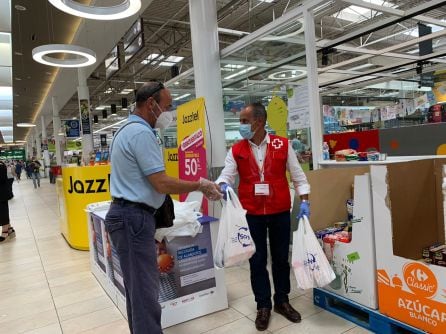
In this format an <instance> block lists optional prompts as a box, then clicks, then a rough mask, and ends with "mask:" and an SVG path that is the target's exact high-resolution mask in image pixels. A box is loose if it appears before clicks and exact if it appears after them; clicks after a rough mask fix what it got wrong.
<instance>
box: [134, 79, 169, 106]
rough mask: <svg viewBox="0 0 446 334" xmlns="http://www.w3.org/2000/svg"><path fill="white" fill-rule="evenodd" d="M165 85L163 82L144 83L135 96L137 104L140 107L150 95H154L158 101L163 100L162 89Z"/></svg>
mask: <svg viewBox="0 0 446 334" xmlns="http://www.w3.org/2000/svg"><path fill="white" fill-rule="evenodd" d="M163 89H164V86H163V84H162V83H161V82H157V81H149V82H147V83H145V84H144V85H142V87H140V88H139V89H138V90H137V91H136V96H135V102H136V106H137V107H140V106H141V105H142V104H143V103H144V102H146V101H147V99H148V98H149V97H153V98H154V99H155V101H156V102H157V103H159V102H160V100H161V91H162V90H163Z"/></svg>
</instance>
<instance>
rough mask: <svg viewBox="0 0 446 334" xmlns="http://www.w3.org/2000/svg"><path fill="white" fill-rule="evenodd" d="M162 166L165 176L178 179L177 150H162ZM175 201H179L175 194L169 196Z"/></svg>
mask: <svg viewBox="0 0 446 334" xmlns="http://www.w3.org/2000/svg"><path fill="white" fill-rule="evenodd" d="M164 165H165V166H166V174H167V175H169V176H170V177H174V178H178V148H177V147H175V148H165V149H164ZM171 197H172V198H173V199H175V200H177V201H178V200H179V196H178V195H177V194H173V195H171Z"/></svg>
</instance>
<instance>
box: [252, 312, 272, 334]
mask: <svg viewBox="0 0 446 334" xmlns="http://www.w3.org/2000/svg"><path fill="white" fill-rule="evenodd" d="M270 317H271V310H270V309H269V308H261V309H258V310H257V317H256V328H257V330H258V331H264V330H266V329H267V328H268V324H269V318H270Z"/></svg>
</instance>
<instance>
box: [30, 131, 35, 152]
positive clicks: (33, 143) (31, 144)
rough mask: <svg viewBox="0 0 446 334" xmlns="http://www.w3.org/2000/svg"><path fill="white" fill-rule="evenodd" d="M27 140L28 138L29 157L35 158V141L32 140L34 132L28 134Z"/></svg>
mask: <svg viewBox="0 0 446 334" xmlns="http://www.w3.org/2000/svg"><path fill="white" fill-rule="evenodd" d="M29 140H30V157H31V158H35V157H36V148H35V142H34V134H33V133H30V134H29Z"/></svg>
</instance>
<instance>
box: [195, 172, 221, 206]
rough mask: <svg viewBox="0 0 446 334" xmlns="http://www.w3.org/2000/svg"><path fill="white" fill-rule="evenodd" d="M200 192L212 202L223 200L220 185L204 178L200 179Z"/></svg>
mask: <svg viewBox="0 0 446 334" xmlns="http://www.w3.org/2000/svg"><path fill="white" fill-rule="evenodd" d="M198 190H199V191H201V192H202V193H203V195H204V196H205V197H206V198H207V199H209V200H211V201H217V200H219V199H221V198H222V194H221V192H220V187H219V186H218V184H216V183H214V182H212V181H209V180H206V179H204V178H200V186H199V187H198Z"/></svg>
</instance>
